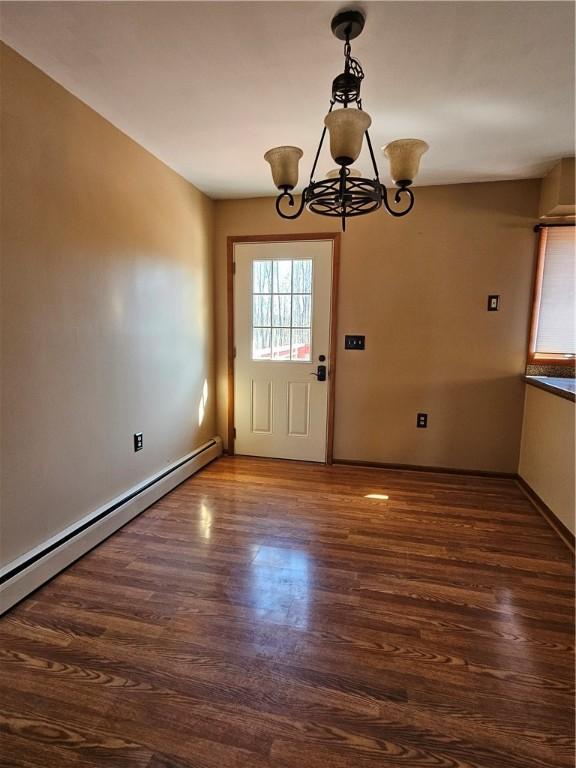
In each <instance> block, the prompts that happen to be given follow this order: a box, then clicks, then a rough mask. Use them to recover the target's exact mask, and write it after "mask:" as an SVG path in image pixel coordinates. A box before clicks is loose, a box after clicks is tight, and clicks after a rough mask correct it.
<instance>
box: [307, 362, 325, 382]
mask: <svg viewBox="0 0 576 768" xmlns="http://www.w3.org/2000/svg"><path fill="white" fill-rule="evenodd" d="M310 376H316V379H317V380H318V381H326V366H325V365H319V366H318V368H317V369H316V371H312V373H311V374H310Z"/></svg>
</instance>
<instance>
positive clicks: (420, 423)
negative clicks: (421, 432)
mask: <svg viewBox="0 0 576 768" xmlns="http://www.w3.org/2000/svg"><path fill="white" fill-rule="evenodd" d="M416 426H417V427H418V429H426V428H427V427H428V414H427V413H417V414H416Z"/></svg>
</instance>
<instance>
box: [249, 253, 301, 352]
mask: <svg viewBox="0 0 576 768" xmlns="http://www.w3.org/2000/svg"><path fill="white" fill-rule="evenodd" d="M311 325H312V259H266V260H259V261H254V262H253V268H252V359H253V360H267V361H277V362H282V361H284V362H286V361H296V362H298V361H301V362H310V360H311V359H312V338H311V334H312V331H311Z"/></svg>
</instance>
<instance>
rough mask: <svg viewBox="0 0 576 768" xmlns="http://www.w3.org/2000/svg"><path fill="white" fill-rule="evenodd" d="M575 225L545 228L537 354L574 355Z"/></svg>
mask: <svg viewBox="0 0 576 768" xmlns="http://www.w3.org/2000/svg"><path fill="white" fill-rule="evenodd" d="M574 230H575V228H574V227H547V228H546V229H545V230H544V233H543V237H545V242H544V244H543V247H544V270H543V273H542V289H541V294H540V308H539V312H538V327H537V333H536V344H535V348H534V351H535V352H536V354H540V355H541V354H555V355H573V354H575V353H576V332H575V320H576V318H575V308H574V300H575V291H574V280H575V261H576V249H575V242H576V241H575V237H574V234H575V232H574Z"/></svg>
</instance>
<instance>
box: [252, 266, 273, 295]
mask: <svg viewBox="0 0 576 768" xmlns="http://www.w3.org/2000/svg"><path fill="white" fill-rule="evenodd" d="M252 270H253V272H252V275H253V279H252V293H271V292H272V262H271V261H270V260H268V261H255V262H253V265H252Z"/></svg>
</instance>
